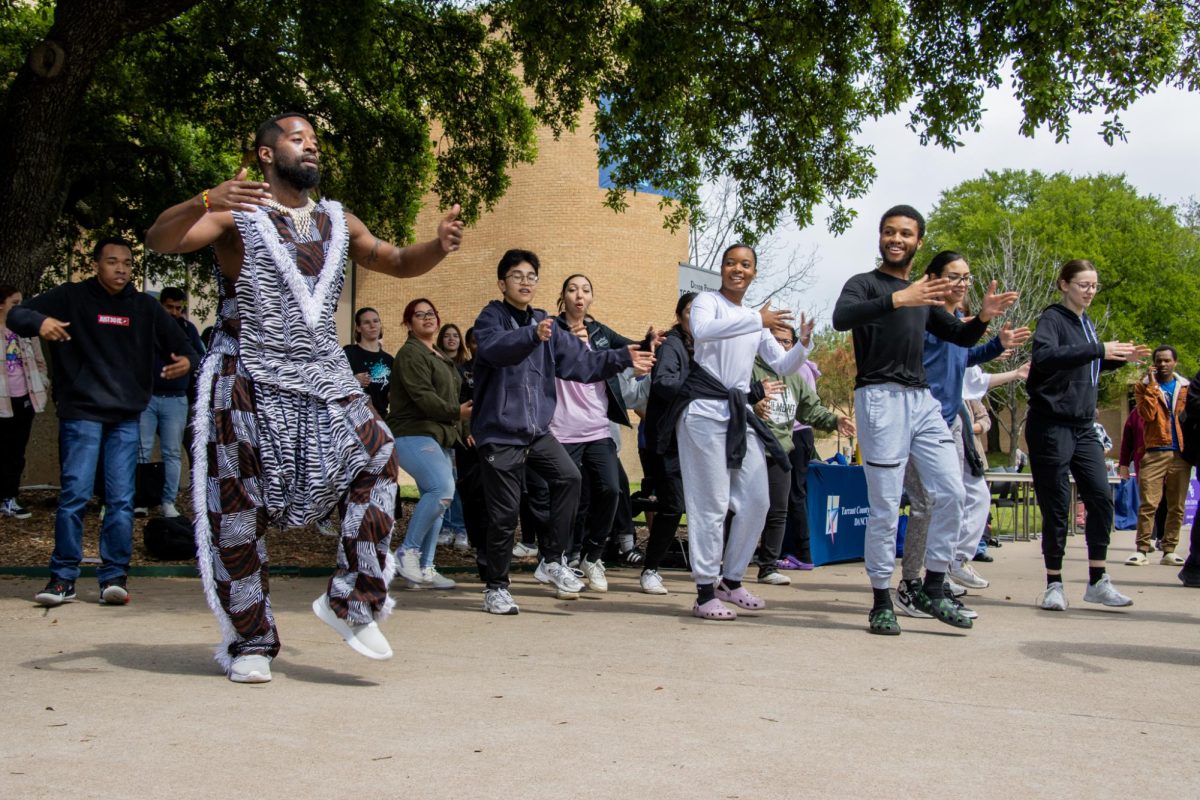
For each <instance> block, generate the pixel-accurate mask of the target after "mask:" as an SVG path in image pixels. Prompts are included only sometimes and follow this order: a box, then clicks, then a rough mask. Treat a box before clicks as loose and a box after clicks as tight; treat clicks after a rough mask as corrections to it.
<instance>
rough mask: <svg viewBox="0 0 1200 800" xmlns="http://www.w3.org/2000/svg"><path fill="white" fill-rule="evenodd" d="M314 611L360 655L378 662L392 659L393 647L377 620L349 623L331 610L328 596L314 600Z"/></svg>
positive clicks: (318, 617)
mask: <svg viewBox="0 0 1200 800" xmlns="http://www.w3.org/2000/svg"><path fill="white" fill-rule="evenodd" d="M312 610H313V613H314V614H316V615H317V619H319V620H321V622H324V623H325V624H326V625H328V626H329V627H331V628H333V629H334V630H335V631H337V632H338V635H339V636H341V637H342V638H343V639H345V640H346V644H348V645H350V648H351V649H352V650H354V652H356V653H358V654H359V655H363V656H366V657H367V658H373V659H375V660H376V661H384V660H386V659H389V658H391V657H392V647H391V645H389V644H388V641H387V637H385V636H384V635H383V631H381V630H379V625H377V624H376V623H375V620H371V621H370V622H367V623H360V624H358V625H354V624H351V623H349V622H347V621H346V620H344V619H342V618H341V617H339V616H338V615H337V614H336V613H334V610H333V609H332V608H330V606H329V595H327V594H323V595H321V596H320V597H318V598H317V599H316V600H313V604H312Z"/></svg>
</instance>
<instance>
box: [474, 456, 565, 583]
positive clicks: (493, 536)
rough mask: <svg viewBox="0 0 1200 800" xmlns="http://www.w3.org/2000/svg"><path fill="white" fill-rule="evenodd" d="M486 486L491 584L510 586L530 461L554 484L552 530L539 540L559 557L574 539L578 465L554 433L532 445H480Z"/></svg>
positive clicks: (546, 552) (546, 554)
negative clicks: (515, 542)
mask: <svg viewBox="0 0 1200 800" xmlns="http://www.w3.org/2000/svg"><path fill="white" fill-rule="evenodd" d="M479 457H480V466H481V467H482V474H483V488H484V493H485V495H486V499H487V513H488V518H489V519H488V530H487V547H486V559H487V574H486V576H485V581H486V582H487V588H489V589H499V588H504V587H507V586H508V569H509V565H510V564H511V563H512V548H513V535H514V534H515V533H516V530H517V520H518V518H519V515H520V509H521V492H522V488H523V486H524V483H525V481H524V477H525V470H526V468H527V467H528V468H529V469H530V470H532V471H533V472H535V473H537V474H538V475H539V476H541V477H542V478H543V479H544V480H545V481H546V484H547V485H548V486H549V488H550V520H549V524H550V531H549V535H548V536H546V537H544V539H543V541H542V542H540V543H539V544H540V546H541V550H542V558H544V559H545V560H547V561H557V560H558V559H560V558H562V555H563V552H564V551H565V550H566V549H567V548H568V547H570V544H571V527H572V524H573V523H574V520H575V511H576V509H577V508H578V506H579V484H580V476H579V469H578V468H577V467H576V466H575V464H574V463H573V462H572V461H571V457H570V456H568V455H567V451H566V450H564V449H563V446H562V444H560V443H559V441H558V440H557V439H555V438H554V437H553V436H552V435H550V434H545V435H544V436H540V437H538V438H537V439H535V440H533V442H532V443H530V444H529V445H528V446H522V445H509V444H485V445H481V446H480V447H479Z"/></svg>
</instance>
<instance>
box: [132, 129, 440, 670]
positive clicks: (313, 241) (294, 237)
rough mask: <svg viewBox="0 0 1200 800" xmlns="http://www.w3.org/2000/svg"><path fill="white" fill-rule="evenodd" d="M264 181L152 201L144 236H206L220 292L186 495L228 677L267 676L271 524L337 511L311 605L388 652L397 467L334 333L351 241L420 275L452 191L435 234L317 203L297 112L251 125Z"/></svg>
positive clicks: (156, 243)
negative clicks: (391, 227)
mask: <svg viewBox="0 0 1200 800" xmlns="http://www.w3.org/2000/svg"><path fill="white" fill-rule="evenodd" d="M255 155H256V157H257V159H258V163H259V166H260V167H261V169H262V172H263V177H264V178H265V181H263V182H258V181H248V180H246V170H245V169H244V168H243V169H242V170H241V172H239V173H238V175H237V176H236V177H235V178H233V179H232V180H229V181H226V182H224V183H222V184H220V185H219V186H216V187H214V188H212V189H210V190H207V191H205V192H201V193H200V194H199V195H197V196H195V197H193V198H191V199H189V200H186V201H184V202H182V203H180V204H178V205H176V206H172V207H171V208H169V209H167V210H166V211H164V212H163V213H162V214H161V215H160V216H159V218H158V220H157V221H156V222H155V223H154V225H153V226H152V227H151V229H150V231H149V232H148V233H147V235H146V245H147V246H148V247H151V248H152V249H154V250H157V251H159V252H162V253H188V252H192V251H195V250H199V249H201V248H203V247H206V246H212V248H213V250H214V252H215V254H216V259H217V264H218V267H219V275H218V281H219V285H220V294H221V297H220V306H219V311H218V320H217V324H216V326H215V327H216V330H215V332H214V335H213V340H212V347H211V349H210V350H209V352H208V355H207V356H206V358H205V360H204V362H203V366H202V369H201V375H200V379H199V382H198V385H199V398H198V401H197V413H196V418H195V420H194V422H193V430H194V437H193V448H192V449H193V453H192V465H193V467H192V468H193V478H192V498H193V507H194V508H195V509H196V510H197V511H199V510H200V509H206V511H207V513H198V514H197V516H196V523H195V527H196V543H197V552H198V563H199V567H200V573H201V577H202V578H203V580H204V588H205V593H206V595H207V597H208V602H209V605H210V606H211V607H212V609H213V612H214V613H215V614H216V617H217V620H218V622H219V623H220V627H221V630H222V632H223V634H224V641H223V642H222V644H221V646H220V647H219V648H218V650H217V660H218V662H219V663H220V664H221V665H222V666H223V667H224V668H225V670H226V672H227V674H228V675H229V677H230V679H231V680H233V681H235V682H238V683H264V682H266V681H269V680H270V679H271V671H270V664H271V659H273V658H274V657H275V656H276V655H277V654H278V652H279V637H278V634H277V632H276V629H275V621H274V617H273V615H272V612H271V602H270V595H269V592H268V569H267V550H266V545H265V541H264V539H263V534H264V533H265V532H266V529H267V526H268V525H269V524H275V525H278V526H280V527H299V526H303V525H307V524H310V523H313V522H316V521H317V520H320V519H323V518H324V517H325V516H327V515H328V514H329V512H330V511H331V510H332V509H333V508H334V507H335V506H336V507H338V508H339V510H340V511H341V517H342V530H341V546H340V547H339V549H338V556H337V568H336V570H335V572H334V575H333V577H332V578H331V579H330V581H329V588H328V591H327V592H326V593H325V594H323V595H321V596H320V597H319V598H317V600H316V601H315V602H314V603H313V611H314V612H315V613H316V614H317V616H318V617H319V618H320V619H321V620H322V621H324V622H325V623H327V624H328V625H330V627H332V628H334V630H336V631H337V632H338V633H339V634H340V635H341V636H342V637H343V638H344V639H345V640H346V642H347V644H349V645H350V646H351V647H352V648H354V650H355V651H357V652H359V653H361V654H362V655H365V656H367V657H368V658H375V659H385V658H390V657H391V655H392V650H391V647H390V646H389V645H388V642H387V639H386V638H384V636H383V634H382V633H381V632H380V630H379V628H378V625H377V624H376V623H377V621H378V620H381V619H383V618H384V617H386V616H387V614H388V613H389V612H390V611H391V608H392V600H391V599H390V598H389V597H388V592H387V587H388V583H389V582H390V580H391V578H392V574H393V569H394V564H393V560H392V556H391V553H390V552H389V550H390V540H391V532H392V524H393V513H394V510H395V509H394V503H395V484H396V475H397V466H396V460H395V458H394V456H393V454H392V436H391V433H390V432H389V431H388V429H387V426H386V425H384V424H383V422H382V421H381V420H380V419H379V417H378V415H376V414H375V412H374V411H373V410H372V408H371V404H370V400H369V398H368V397H367V395H366V394H364V393H363V391H362V387H361V386H359V384H358V381H357V380H355V378H354V376H353V374H352V373H351V372H350V367H349V365H348V364H347V363H346V359H345V356H344V355H343V352H342V348H341V345H340V344H339V343H338V341H337V333H336V330H337V329H336V325H335V323H334V317H333V315H334V313H335V311H336V308H337V302H338V297H339V295H340V294H341V289H342V281H343V276H344V272H343V267H344V264H345V259H346V256H347V255H349V256H350V258H352V259H353V260H354V261H355V262H356V263H358V264H359V265H361V266H363V267H366V268H367V269H373V270H377V271H379V272H384V273H386V274H388V275H393V276H395V277H399V278H404V277H412V276H415V275H421V274H422V273H425V272H428V271H429V270H430V269H432V268H433V267H434V266H436V265H437V264H438V263H439V262H440V261H441V260H442V259H443V258H445V257H446V255H447V254H449V253H452V252H454V251H455V250H457V249H458V248H459V245H460V243H461V241H462V226H463V224H462V222H461V221H460V220H459V219H458V213H459V208H458V206H454V207H453V208H452V209H451V210H450V212H449V213H448V214H447V215H446V216H445V217H444V218H443V219H442V220H441V222H440V223H439V225H438V235H437V238H435V239H433V240H431V241H428V242H425V243H422V244H415V245H411V246H409V247H405V248H398V247H395V246H393V245H391V244H389V243H387V242H383V241H380V240H379V239H378V238H376V237H375V236H374V235H372V234H371V232H370V231H369V230H367V227H366V226H365V225H363V223H362V222H361V221H360V220H359V219H358V218H357V217H355V216H354V215H353V214H350V213H348V212H345V211H343V210H342V207H341V205H340V204H339V203H336V202H334V201H331V200H328V199H322V200H321V201H320V202H319V203H315V202H314V201H313V200H311V199H310V198H309V191H310V190H312V189H314V188H316V186H317V184H318V182H319V180H320V152H319V148H318V143H317V136H316V133H315V131H314V130H313V127H312V125H311V124H310V123H309V121H308V120H307V119H306V118H305V117H304V116H303V115H301V114H296V113H287V114H281V115H278V116H276V117H272V118H271V119H269V120H267V121H266V122H264V123H263V124H262V126H260V127H259V129H258V133H257V136H256V138H255Z"/></svg>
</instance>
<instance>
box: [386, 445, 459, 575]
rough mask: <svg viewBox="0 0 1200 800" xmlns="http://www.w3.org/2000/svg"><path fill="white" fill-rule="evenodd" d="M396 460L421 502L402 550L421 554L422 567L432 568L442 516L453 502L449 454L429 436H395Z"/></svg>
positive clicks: (452, 473)
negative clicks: (418, 494) (419, 496)
mask: <svg viewBox="0 0 1200 800" xmlns="http://www.w3.org/2000/svg"><path fill="white" fill-rule="evenodd" d="M395 453H396V460H397V461H399V462H400V469H402V470H404V471H405V472H407V473H408V474H409V475H411V476H412V477H413V480H415V481H416V482H417V489H418V490H420V492H421V499H420V500H418V501H417V506H416V508H414V509H413V514H412V517H410V518H409V520H408V530H407V531H405V534H404V545H403V547H404V549H406V550H412V549H414V548H416V549H419V550H420V551H421V566H422V567H430V566H433V554H434V552H436V551H437V540H438V534H439V533H441V532H442V515H443V514H445V513H446V509H447V508H449V507H450V502H451V500H453V499H454V471H453V469H452V467H451V463H452V462H451V454H450V451H449V450H447V449H446V448H444V447H442V446H441V445H440V444H438V443H437V442H436V441H434V439H433V438H432V437H429V436H397V437H396V446H395Z"/></svg>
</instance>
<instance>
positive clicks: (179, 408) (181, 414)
mask: <svg viewBox="0 0 1200 800" xmlns="http://www.w3.org/2000/svg"><path fill="white" fill-rule="evenodd" d="M187 415H188V401H187V398H186V397H162V396H160V395H157V394H156V395H153V396H151V398H150V405H148V406H146V410H145V411H143V412H142V416H141V417H140V418H139V419H138V428H139V430H140V434H141V440H142V441H141V449H140V450H139V451H138V462H139V463H142V464H144V463H146V462H147V461H149V460H150V454H151V453H153V452H154V434H156V433H157V434H158V441H159V449H160V450H161V451H162V460H163V472H164V473H165V475H164V478H163V493H162V499H161V500H160V501H159V502H162V503H174V502H175V497H176V495H178V494H179V475H180V473H181V472H182V470H183V429H184V428H185V427H187Z"/></svg>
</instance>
